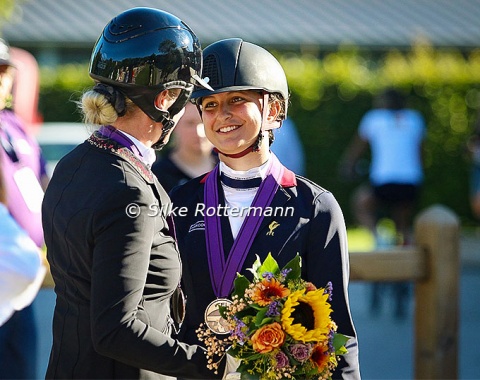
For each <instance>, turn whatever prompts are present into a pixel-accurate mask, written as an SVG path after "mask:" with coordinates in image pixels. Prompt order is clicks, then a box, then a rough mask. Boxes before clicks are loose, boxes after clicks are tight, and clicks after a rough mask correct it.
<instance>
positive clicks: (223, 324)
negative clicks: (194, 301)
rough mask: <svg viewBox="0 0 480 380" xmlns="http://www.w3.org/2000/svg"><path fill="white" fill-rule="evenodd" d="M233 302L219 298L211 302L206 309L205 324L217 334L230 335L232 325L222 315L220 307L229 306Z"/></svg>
mask: <svg viewBox="0 0 480 380" xmlns="http://www.w3.org/2000/svg"><path fill="white" fill-rule="evenodd" d="M232 303H233V302H232V301H230V300H228V299H226V298H217V299H216V300H214V301H212V302H210V304H209V305H208V306H207V308H206V309H205V315H204V317H205V324H206V325H207V326H208V328H209V329H210V330H211V331H213V332H214V333H215V334H221V335H224V334H228V333H229V332H230V325H229V323H228V322H227V320H226V319H224V318H222V316H221V315H220V310H219V306H228V305H230V304H232Z"/></svg>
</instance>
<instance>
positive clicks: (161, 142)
mask: <svg viewBox="0 0 480 380" xmlns="http://www.w3.org/2000/svg"><path fill="white" fill-rule="evenodd" d="M162 119H163V120H161V123H162V125H163V127H162V134H161V136H160V138H159V139H158V141H157V142H156V143H154V144H153V145H152V148H153V149H155V150H161V149H162V148H163V147H164V146H165V145H166V144H167V143H166V142H165V138H166V137H167V135H168V132H170V130H171V129H172V128H173V127H175V122H174V121H173V120H172V119H169V118H168V117H166V116H162Z"/></svg>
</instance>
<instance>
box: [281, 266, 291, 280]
mask: <svg viewBox="0 0 480 380" xmlns="http://www.w3.org/2000/svg"><path fill="white" fill-rule="evenodd" d="M291 271H292V268H284V269H282V270H281V271H280V275H281V276H282V277H283V278H285V277H287V274H289V273H290V272H291Z"/></svg>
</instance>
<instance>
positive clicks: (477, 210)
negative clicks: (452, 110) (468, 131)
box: [467, 112, 480, 221]
mask: <svg viewBox="0 0 480 380" xmlns="http://www.w3.org/2000/svg"><path fill="white" fill-rule="evenodd" d="M467 148H468V151H469V153H470V157H471V160H472V169H471V174H470V207H471V210H472V214H473V216H475V218H476V219H477V220H479V221H480V112H479V115H478V117H477V122H476V124H475V129H474V131H473V134H472V135H471V136H470V138H469V139H468V142H467Z"/></svg>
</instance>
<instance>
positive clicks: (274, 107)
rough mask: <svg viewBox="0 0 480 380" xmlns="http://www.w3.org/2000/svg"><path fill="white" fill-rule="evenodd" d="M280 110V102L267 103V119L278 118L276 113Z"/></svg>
mask: <svg viewBox="0 0 480 380" xmlns="http://www.w3.org/2000/svg"><path fill="white" fill-rule="evenodd" d="M280 111H281V105H280V102H278V101H274V102H272V103H269V105H268V116H267V120H268V121H269V122H273V121H276V120H277V119H278V115H279V114H280Z"/></svg>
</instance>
